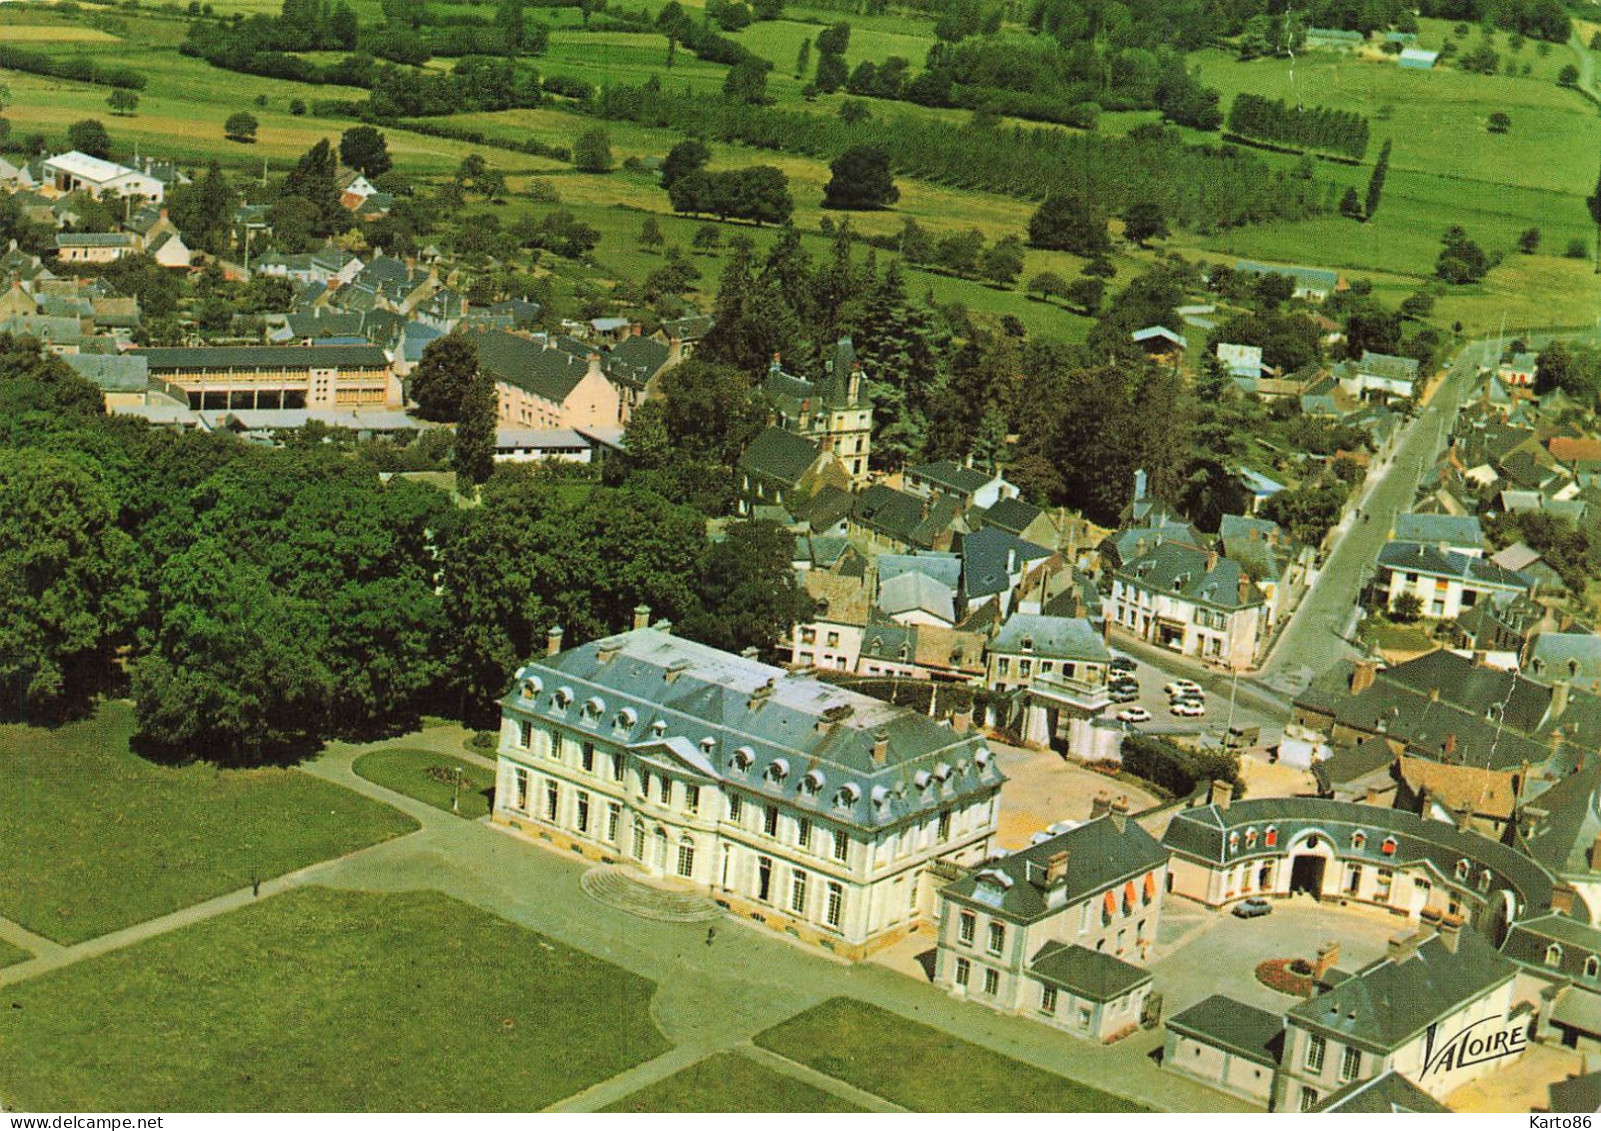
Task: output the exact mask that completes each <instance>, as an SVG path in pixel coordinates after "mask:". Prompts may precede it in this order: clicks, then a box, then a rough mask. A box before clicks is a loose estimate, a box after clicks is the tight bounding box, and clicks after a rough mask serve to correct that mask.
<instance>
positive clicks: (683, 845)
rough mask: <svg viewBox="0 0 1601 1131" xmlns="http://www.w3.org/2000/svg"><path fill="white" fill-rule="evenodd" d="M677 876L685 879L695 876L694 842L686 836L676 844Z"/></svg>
mask: <svg viewBox="0 0 1601 1131" xmlns="http://www.w3.org/2000/svg"><path fill="white" fill-rule="evenodd" d="M678 874H679V875H680V876H683V877H684V878H685V879H689V878H690V877H691V876H693V875H694V874H695V842H694V840H692V839H691V838H689V837H687V836H686V837H685V838H684V839H683V840H681V841H679V842H678Z"/></svg>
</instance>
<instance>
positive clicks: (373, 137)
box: [339, 126, 395, 180]
mask: <svg viewBox="0 0 1601 1131" xmlns="http://www.w3.org/2000/svg"><path fill="white" fill-rule="evenodd" d="M339 159H340V160H341V161H343V162H344V163H345V164H346V165H349V166H350V167H351V168H352V169H357V170H359V171H360V172H361V173H362V175H363V176H365V177H366V178H367V179H368V180H372V179H373V178H375V177H381V176H383V175H384V174H385V173H387V172H389V170H390V169H392V168H394V167H395V163H394V161H393V160H391V159H390V156H389V143H388V141H387V140H386V139H385V138H384V135H383V134H382V133H380V132H379V131H378V130H376V129H374V128H373V127H372V126H354V127H352V128H351V129H348V130H346V131H345V132H344V133H342V134H340V135H339Z"/></svg>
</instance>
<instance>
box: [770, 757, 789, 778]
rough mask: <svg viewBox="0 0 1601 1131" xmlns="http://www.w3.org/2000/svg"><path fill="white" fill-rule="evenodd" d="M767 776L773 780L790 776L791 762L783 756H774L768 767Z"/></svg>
mask: <svg viewBox="0 0 1601 1131" xmlns="http://www.w3.org/2000/svg"><path fill="white" fill-rule="evenodd" d="M767 776H768V778H769V779H771V780H772V781H783V780H784V779H785V778H787V777H789V762H788V761H787V760H786V759H783V758H774V759H773V761H772V763H771V764H770V765H769V766H768V767H767Z"/></svg>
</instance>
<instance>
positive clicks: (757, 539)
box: [683, 522, 815, 652]
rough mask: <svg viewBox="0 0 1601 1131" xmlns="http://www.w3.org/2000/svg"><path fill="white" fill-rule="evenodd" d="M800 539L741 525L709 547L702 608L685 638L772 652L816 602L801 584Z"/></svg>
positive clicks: (780, 530)
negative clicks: (798, 567) (797, 541)
mask: <svg viewBox="0 0 1601 1131" xmlns="http://www.w3.org/2000/svg"><path fill="white" fill-rule="evenodd" d="M794 555H795V536H794V535H793V534H791V533H790V532H789V531H788V530H786V529H784V527H782V526H780V525H778V524H777V523H775V522H736V523H734V524H733V525H731V526H729V527H728V529H727V531H726V532H725V533H724V536H723V539H722V540H721V541H719V542H714V543H712V545H710V546H709V547H707V549H706V552H705V554H704V555H703V556H702V558H701V562H700V569H699V574H700V576H699V578H698V579H697V583H696V591H697V595H698V596H699V597H700V604H701V607H700V609H698V610H697V611H696V612H695V613H694V614H692V615H691V616H689V617H688V618H687V619H686V620H685V621H684V624H683V632H684V635H685V636H689V637H692V638H694V639H696V640H699V641H701V642H702V643H704V644H710V645H712V647H714V648H722V649H724V650H725V651H729V652H738V651H741V650H743V649H745V648H757V649H759V650H761V651H762V652H769V651H771V650H772V648H773V647H774V646H775V645H776V644H777V643H778V642H779V640H781V639H783V638H784V637H786V636H787V635H788V634H789V630H790V627H791V626H792V625H795V624H798V623H801V622H803V621H808V620H810V619H811V618H812V616H813V614H814V612H815V602H813V601H812V599H811V598H810V597H809V596H807V594H806V591H805V590H803V589H802V588H801V587H800V586H799V585H798V584H797V583H796V580H795V569H794V566H793V564H792V563H793V559H794Z"/></svg>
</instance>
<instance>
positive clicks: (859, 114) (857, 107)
mask: <svg viewBox="0 0 1601 1131" xmlns="http://www.w3.org/2000/svg"><path fill="white" fill-rule="evenodd" d="M872 116H873V112H872V111H871V110H869V109H868V108H867V103H865V102H863V101H861V100H860V99H857V98H847V99H845V101H843V102H841V103H840V104H839V120H840V121H842V122H844V123H845V124H846V125H847V126H859V125H861V124H862V123H863V122H865V121H867V120H868V119H869V118H871V117H872Z"/></svg>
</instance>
